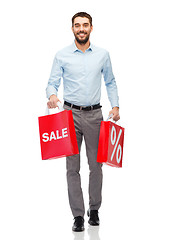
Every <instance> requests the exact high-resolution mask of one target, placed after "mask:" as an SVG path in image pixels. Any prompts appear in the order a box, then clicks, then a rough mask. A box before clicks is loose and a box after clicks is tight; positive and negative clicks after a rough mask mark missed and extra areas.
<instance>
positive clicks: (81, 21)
mask: <svg viewBox="0 0 170 240" xmlns="http://www.w3.org/2000/svg"><path fill="white" fill-rule="evenodd" d="M92 30H93V26H91V25H90V22H89V19H88V18H86V17H76V18H75V19H74V25H73V27H72V31H73V33H74V36H75V38H76V40H77V42H78V43H79V44H85V43H86V42H87V41H88V40H89V37H90V33H91V31H92Z"/></svg>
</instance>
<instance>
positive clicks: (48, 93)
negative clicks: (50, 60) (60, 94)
mask: <svg viewBox="0 0 170 240" xmlns="http://www.w3.org/2000/svg"><path fill="white" fill-rule="evenodd" d="M53 94H55V95H56V96H57V90H56V89H55V88H54V87H53V86H50V85H49V86H48V87H47V88H46V96H47V98H48V99H49V98H50V96H51V95H53Z"/></svg>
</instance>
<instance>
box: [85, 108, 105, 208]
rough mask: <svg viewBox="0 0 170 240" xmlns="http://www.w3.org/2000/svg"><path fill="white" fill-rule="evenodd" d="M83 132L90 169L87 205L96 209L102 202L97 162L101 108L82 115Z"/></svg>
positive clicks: (100, 177) (99, 166)
mask: <svg viewBox="0 0 170 240" xmlns="http://www.w3.org/2000/svg"><path fill="white" fill-rule="evenodd" d="M84 120H85V121H84V124H83V134H84V139H85V145H86V154H87V158H88V164H89V169H90V174H89V207H90V209H91V210H98V209H99V208H100V206H101V202H102V180H103V174H102V164H100V163H98V162H97V161H96V160H97V151H98V141H99V134H100V124H101V121H102V120H103V116H102V112H101V109H97V110H93V111H91V112H89V114H88V115H87V117H84Z"/></svg>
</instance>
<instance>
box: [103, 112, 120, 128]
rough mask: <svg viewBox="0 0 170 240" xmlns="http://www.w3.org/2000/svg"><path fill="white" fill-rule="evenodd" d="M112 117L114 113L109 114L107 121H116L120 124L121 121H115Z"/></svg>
mask: <svg viewBox="0 0 170 240" xmlns="http://www.w3.org/2000/svg"><path fill="white" fill-rule="evenodd" d="M112 117H113V113H112V114H110V115H109V116H108V118H107V119H106V121H111V122H113V123H116V124H117V125H119V126H120V121H119V120H118V121H114V120H113V118H112ZM118 122H119V123H118Z"/></svg>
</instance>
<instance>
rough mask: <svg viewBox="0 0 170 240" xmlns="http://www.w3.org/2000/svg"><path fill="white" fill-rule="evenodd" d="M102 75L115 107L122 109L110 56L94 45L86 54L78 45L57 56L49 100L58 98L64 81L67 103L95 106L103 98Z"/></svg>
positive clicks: (51, 79) (69, 47)
mask: <svg viewBox="0 0 170 240" xmlns="http://www.w3.org/2000/svg"><path fill="white" fill-rule="evenodd" d="M102 74H103V76H104V82H105V85H106V89H107V95H108V98H109V101H110V103H111V107H112V108H113V107H115V106H117V107H118V106H119V97H118V92H117V85H116V81H115V77H114V75H113V72H112V65H111V61H110V56H109V53H108V52H107V51H106V50H105V49H102V48H98V47H96V46H94V45H92V44H91V45H90V47H89V48H88V49H87V50H86V51H85V52H84V53H83V52H82V51H81V50H79V49H78V48H77V46H76V44H75V42H74V43H73V44H72V45H70V46H68V47H66V48H64V49H62V50H61V51H59V52H57V54H56V55H55V58H54V62H53V66H52V70H51V74H50V78H49V81H48V86H47V88H46V93H47V98H49V97H50V96H51V95H52V94H55V95H57V92H58V88H59V86H60V83H61V79H63V87H64V93H63V97H64V100H65V101H67V102H69V103H71V104H75V105H78V106H91V105H95V104H97V103H99V102H100V98H101V79H102Z"/></svg>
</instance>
